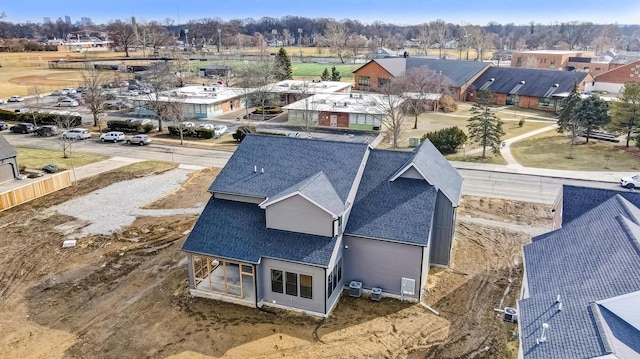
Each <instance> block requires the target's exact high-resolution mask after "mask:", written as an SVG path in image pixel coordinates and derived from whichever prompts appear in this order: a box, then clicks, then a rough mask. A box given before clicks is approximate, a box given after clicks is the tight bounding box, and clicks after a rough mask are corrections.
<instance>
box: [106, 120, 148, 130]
mask: <svg viewBox="0 0 640 359" xmlns="http://www.w3.org/2000/svg"><path fill="white" fill-rule="evenodd" d="M107 127H108V128H109V130H110V131H122V132H134V131H135V132H140V123H138V122H132V121H122V120H111V121H107Z"/></svg>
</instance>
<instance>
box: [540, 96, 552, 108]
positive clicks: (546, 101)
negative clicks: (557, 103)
mask: <svg viewBox="0 0 640 359" xmlns="http://www.w3.org/2000/svg"><path fill="white" fill-rule="evenodd" d="M538 106H540V107H553V101H551V99H550V98H548V97H541V98H540V99H539V100H538Z"/></svg>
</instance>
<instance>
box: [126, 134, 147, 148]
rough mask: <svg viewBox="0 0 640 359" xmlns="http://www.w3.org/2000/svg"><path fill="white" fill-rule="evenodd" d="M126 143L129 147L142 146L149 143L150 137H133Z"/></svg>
mask: <svg viewBox="0 0 640 359" xmlns="http://www.w3.org/2000/svg"><path fill="white" fill-rule="evenodd" d="M127 143H128V144H130V145H139V146H144V145H148V144H150V143H151V137H149V136H147V135H135V136H133V137H131V138H130V139H128V140H127Z"/></svg>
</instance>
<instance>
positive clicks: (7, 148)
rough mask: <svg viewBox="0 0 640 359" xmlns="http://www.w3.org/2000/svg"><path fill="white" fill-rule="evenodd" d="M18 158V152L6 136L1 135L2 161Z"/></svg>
mask: <svg viewBox="0 0 640 359" xmlns="http://www.w3.org/2000/svg"><path fill="white" fill-rule="evenodd" d="M16 156H18V152H16V150H15V149H14V148H13V146H11V145H10V144H9V142H7V140H6V139H5V138H4V136H2V135H0V159H5V158H12V157H16Z"/></svg>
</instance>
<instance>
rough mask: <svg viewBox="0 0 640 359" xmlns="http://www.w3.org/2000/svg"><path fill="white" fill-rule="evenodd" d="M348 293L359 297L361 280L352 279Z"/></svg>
mask: <svg viewBox="0 0 640 359" xmlns="http://www.w3.org/2000/svg"><path fill="white" fill-rule="evenodd" d="M349 295H350V296H352V297H358V298H359V297H360V296H361V295H362V282H358V281H355V280H352V281H351V283H349Z"/></svg>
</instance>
